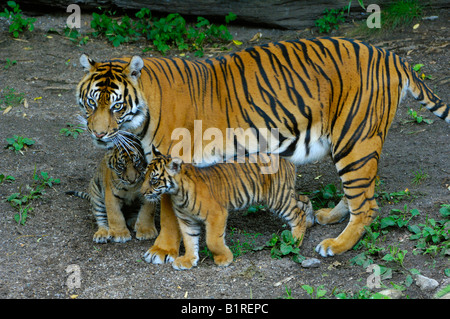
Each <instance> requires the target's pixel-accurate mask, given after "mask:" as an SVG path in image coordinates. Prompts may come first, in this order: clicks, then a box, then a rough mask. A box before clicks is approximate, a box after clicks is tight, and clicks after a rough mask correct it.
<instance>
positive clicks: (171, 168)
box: [166, 157, 183, 176]
mask: <svg viewBox="0 0 450 319" xmlns="http://www.w3.org/2000/svg"><path fill="white" fill-rule="evenodd" d="M181 164H183V161H182V160H181V159H180V158H178V157H175V158H172V159H171V160H170V162H169V164H167V166H166V171H167V173H169V175H170V176H173V175H175V174H178V173H179V172H180V170H181Z"/></svg>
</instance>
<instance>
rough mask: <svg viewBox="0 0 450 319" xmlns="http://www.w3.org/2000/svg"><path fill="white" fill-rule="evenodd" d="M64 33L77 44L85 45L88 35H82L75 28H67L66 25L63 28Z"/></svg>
mask: <svg viewBox="0 0 450 319" xmlns="http://www.w3.org/2000/svg"><path fill="white" fill-rule="evenodd" d="M64 35H65V36H66V37H68V38H69V39H70V41H72V42H73V43H76V44H78V45H85V44H86V43H87V42H88V41H89V36H87V35H85V36H83V35H82V34H81V33H80V32H78V30H77V29H76V28H69V27H68V26H66V27H65V28H64Z"/></svg>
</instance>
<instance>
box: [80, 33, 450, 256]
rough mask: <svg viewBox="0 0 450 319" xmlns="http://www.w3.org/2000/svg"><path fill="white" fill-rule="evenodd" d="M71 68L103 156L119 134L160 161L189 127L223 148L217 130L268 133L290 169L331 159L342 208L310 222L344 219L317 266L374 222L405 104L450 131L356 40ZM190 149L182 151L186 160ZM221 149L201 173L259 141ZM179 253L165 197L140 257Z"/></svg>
mask: <svg viewBox="0 0 450 319" xmlns="http://www.w3.org/2000/svg"><path fill="white" fill-rule="evenodd" d="M80 62H81V65H82V66H83V67H84V68H85V70H86V71H87V74H86V75H85V76H84V78H83V79H82V80H81V82H80V83H79V85H78V88H77V97H78V102H79V104H80V106H81V108H82V109H83V110H85V111H86V115H87V122H88V125H87V126H88V131H89V132H90V133H91V135H92V137H93V139H94V141H95V142H96V143H97V144H99V145H108V144H110V143H111V141H112V138H113V136H114V135H115V134H116V133H117V131H118V130H119V129H121V130H128V131H131V132H132V133H135V134H137V135H138V136H139V137H140V138H141V141H142V144H143V147H144V149H145V151H146V154H148V157H149V158H148V160H150V158H151V155H150V154H151V151H150V148H151V145H152V144H154V145H155V146H156V147H157V148H158V149H159V150H160V151H161V152H162V153H164V154H169V153H170V151H171V149H172V148H173V147H174V144H175V142H174V140H172V139H171V136H172V133H173V132H174V130H175V129H177V128H183V129H184V130H188V132H190V133H191V134H192V133H195V132H194V128H195V127H194V126H195V125H194V124H195V123H194V121H195V120H202V122H201V124H202V128H201V133H202V134H204V133H205V130H207V129H208V128H216V129H218V130H220V131H221V132H222V133H223V136H226V134H227V132H228V131H227V130H226V129H227V128H242V129H244V130H245V129H248V128H254V129H262V128H267V129H278V134H279V139H278V142H276V143H271V144H270V145H269V147H268V150H269V151H270V152H272V153H279V154H280V155H281V156H283V157H285V158H287V159H289V160H291V161H292V162H294V163H296V164H301V163H306V162H310V161H313V160H316V159H318V158H320V157H323V156H324V155H326V154H331V156H332V159H333V161H334V163H335V166H336V169H337V171H338V174H339V177H340V178H341V181H342V185H343V188H344V193H345V197H344V199H343V200H342V201H341V203H339V204H338V205H337V206H336V208H334V209H333V210H331V211H330V210H329V209H325V210H321V211H318V212H317V215H316V217H317V221H318V222H319V223H324V222H333V221H337V220H340V219H341V218H343V217H344V216H345V215H346V214H348V213H349V212H350V213H351V215H350V221H349V223H348V225H347V227H346V228H345V229H344V231H343V232H342V233H341V234H340V235H339V236H338V237H337V238H329V239H325V240H323V241H322V242H321V243H320V244H319V245H318V246H317V248H316V250H317V251H318V252H319V253H320V254H321V255H322V256H332V255H335V254H340V253H343V252H345V251H347V250H348V249H350V248H351V247H352V246H353V245H354V244H355V243H356V242H357V241H358V239H359V238H360V237H361V236H362V234H363V233H364V226H366V225H369V224H370V223H371V221H372V219H373V217H374V216H375V215H376V214H377V212H378V206H377V204H376V201H375V199H374V185H375V177H376V174H377V167H378V161H379V158H380V153H381V149H382V146H383V143H384V140H385V138H386V134H387V132H388V129H389V127H390V124H391V122H392V119H393V117H394V115H395V112H396V110H397V106H398V104H399V102H400V100H401V98H402V97H403V96H404V95H405V94H406V92H407V91H410V92H411V93H412V94H413V96H414V97H415V98H416V99H417V100H419V101H420V102H421V103H422V104H424V105H426V107H427V108H428V109H429V110H430V111H432V112H433V113H434V114H436V115H437V116H438V117H440V118H442V119H444V120H446V121H447V122H450V116H449V107H448V105H446V104H444V103H443V102H442V101H441V100H440V99H439V98H438V97H437V96H436V95H435V94H434V93H433V92H432V91H431V90H430V89H429V88H428V86H427V85H426V84H425V83H424V82H423V81H421V80H420V79H419V78H418V77H417V75H416V73H415V72H414V71H413V70H412V68H411V66H410V65H409V64H408V63H407V62H406V61H404V60H403V59H401V58H400V57H398V56H397V55H395V54H393V53H391V52H388V51H386V50H383V49H380V48H377V47H374V46H371V45H367V44H364V43H362V42H359V41H356V40H349V39H341V38H317V39H308V40H298V41H286V42H278V43H271V44H266V45H261V46H257V47H253V48H248V49H246V50H244V51H242V52H238V53H234V54H230V55H227V56H224V57H218V58H211V59H206V60H196V61H187V60H185V59H179V58H145V59H142V58H140V57H138V56H134V57H132V58H123V59H115V60H110V61H106V62H103V63H96V62H94V61H93V60H91V59H90V58H88V56H86V55H82V56H81V58H80ZM219 141H220V140H219ZM255 141H256V142H255ZM196 142H198V139H196V138H194V139H193V140H191V141H190V146H191V150H192V151H193V150H194V146H195V143H196ZM259 142H261V140H260V141H259ZM226 143H227V142H226V140H223V141H222V144H223V145H222V146H223V147H222V148H221V149H222V150H224V149H227V152H222V153H220V152H219V151H217V148H212V149H210V150H211V152H209V153H208V152H203V154H202V155H203V161H204V162H211V161H214V160H217V158H218V157H221V156H223V157H228V156H231V155H233V153H234V152H236V150H238V149H242V147H245V148H246V149H247V151H248V152H249V153H251V152H254V151H256V150H258V145H256V144H257V143H258V139H252V142H250V143H249V144H246V145H244V146H243V145H240V144H239V142H236V139H234V140H232V142H231V144H232V147H229V148H226V146H227V145H225V144H226ZM228 146H230V145H228ZM205 149H206V148H204V150H205ZM229 149H230V151H229V152H228V150H229ZM192 151H191V152H192ZM188 155H191V154H188ZM179 243H180V233H179V230H178V227H177V222H176V218H175V215H174V213H173V209H172V207H171V205H170V200H169V198H168V197H167V196H163V197H162V199H161V231H160V235H159V236H158V238H157V239H156V241H155V243H154V246H153V247H151V248H150V249H149V251H148V255H150V256H152V258H151V259H152V262H154V263H160V262H164V261H172V260H173V259H174V258H175V257H176V256H177V255H178V248H179Z"/></svg>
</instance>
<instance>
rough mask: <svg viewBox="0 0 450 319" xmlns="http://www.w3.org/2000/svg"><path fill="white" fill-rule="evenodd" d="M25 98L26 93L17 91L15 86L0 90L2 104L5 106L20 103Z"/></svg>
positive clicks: (0, 102)
mask: <svg viewBox="0 0 450 319" xmlns="http://www.w3.org/2000/svg"><path fill="white" fill-rule="evenodd" d="M24 98H25V94H23V93H17V92H16V89H14V88H9V87H5V89H3V90H1V92H0V104H3V105H4V106H5V107H9V106H16V105H19V104H21V103H22V101H23V100H24Z"/></svg>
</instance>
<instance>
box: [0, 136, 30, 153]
mask: <svg viewBox="0 0 450 319" xmlns="http://www.w3.org/2000/svg"><path fill="white" fill-rule="evenodd" d="M6 141H7V142H8V145H6V146H5V148H7V149H10V150H13V151H15V152H16V153H17V152H20V153H22V150H25V149H26V148H27V147H29V146H31V145H33V144H34V143H35V141H34V140H32V139H31V138H27V137H23V136H18V135H14V136H13V137H12V138H7V139H6ZM22 154H23V153H22Z"/></svg>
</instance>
